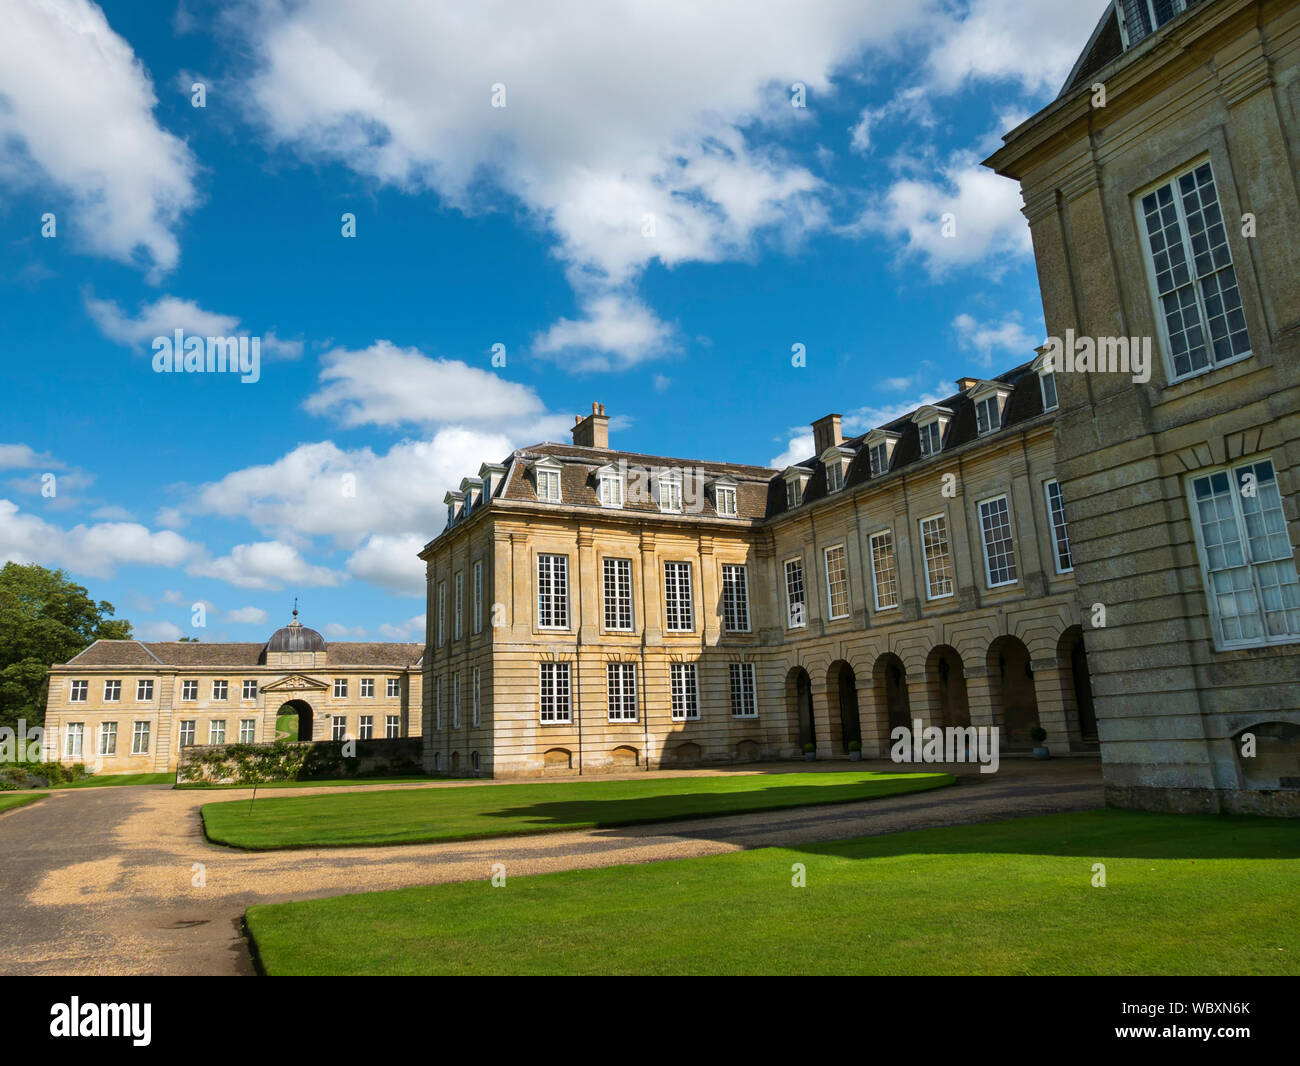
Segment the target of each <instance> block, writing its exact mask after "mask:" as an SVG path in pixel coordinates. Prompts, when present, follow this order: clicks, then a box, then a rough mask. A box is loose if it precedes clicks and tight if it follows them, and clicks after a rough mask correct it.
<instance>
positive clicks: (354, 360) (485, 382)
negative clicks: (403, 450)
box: [303, 340, 546, 470]
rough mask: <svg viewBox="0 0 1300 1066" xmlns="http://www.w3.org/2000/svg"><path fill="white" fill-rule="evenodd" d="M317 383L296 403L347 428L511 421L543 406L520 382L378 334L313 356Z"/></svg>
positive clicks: (535, 415) (538, 414) (533, 415)
mask: <svg viewBox="0 0 1300 1066" xmlns="http://www.w3.org/2000/svg"><path fill="white" fill-rule="evenodd" d="M320 385H321V387H320V388H319V389H318V390H317V391H316V392H314V393H312V395H310V396H308V397H307V399H306V401H305V402H304V404H303V406H304V407H305V408H306V409H307V410H308V411H310V412H311V413H312V414H317V415H328V416H330V417H332V418H333V419H335V420H336V421H337V422H339V423H340V424H341V425H344V426H348V427H352V426H363V425H373V426H385V427H389V428H392V427H398V426H404V425H414V426H431V425H436V424H438V423H445V422H460V423H464V422H471V423H472V422H490V423H496V424H500V423H502V422H506V423H514V424H518V423H519V422H521V421H536V420H538V419H541V418H543V417H544V416H545V413H546V412H545V407H544V406H543V404H542V401H541V400H540V399H539V398H538V397H537V394H536V393H535V392H533V390H532V389H530V388H528V387H527V386H524V385H520V384H517V383H516V382H512V381H507V380H505V379H504V378H502V377H499V376H498V375H497V374H494V373H492V372H491V371H489V370H483V369H480V368H478V367H472V366H469V365H468V364H466V363H462V362H458V361H456V360H452V359H430V358H429V357H428V356H426V355H424V354H422V353H421V352H419V351H417V350H416V349H414V348H398V347H397V346H396V345H394V344H393V343H391V342H390V341H385V340H380V341H375V343H374V344H372V345H371V346H370V347H369V348H364V349H362V350H360V351H349V350H347V349H344V348H336V349H334V350H333V351H330V352H326V353H325V354H324V355H323V356H321V372H320ZM480 461H481V460H480ZM474 468H475V470H477V469H478V464H477V463H476V464H475V467H474Z"/></svg>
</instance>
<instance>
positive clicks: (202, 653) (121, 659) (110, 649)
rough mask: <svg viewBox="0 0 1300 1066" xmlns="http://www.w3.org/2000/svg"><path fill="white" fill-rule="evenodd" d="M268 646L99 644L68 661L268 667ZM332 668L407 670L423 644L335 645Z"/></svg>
mask: <svg viewBox="0 0 1300 1066" xmlns="http://www.w3.org/2000/svg"><path fill="white" fill-rule="evenodd" d="M265 653H266V645H265V644H204V643H203V642H201V641H200V642H191V641H143V640H97V641H95V643H94V644H92V645H91V646H90V647H89V648H87V649H86V650H85V651H83V652H81V653H79V654H78V655H74V656H73V657H72V658H71V659H69V660H68V663H67V665H68V666H115V667H128V666H138V667H141V668H145V669H148V668H158V667H172V666H174V667H186V666H193V667H212V666H229V667H241V666H265V665H266V654H265ZM328 654H329V666H384V667H390V668H394V669H405V668H406V667H409V666H414V665H416V664H417V663H418V661H419V659H420V657H421V656H422V655H423V654H424V645H423V644H410V643H378V642H366V641H335V642H334V643H331V644H330V645H329V647H328Z"/></svg>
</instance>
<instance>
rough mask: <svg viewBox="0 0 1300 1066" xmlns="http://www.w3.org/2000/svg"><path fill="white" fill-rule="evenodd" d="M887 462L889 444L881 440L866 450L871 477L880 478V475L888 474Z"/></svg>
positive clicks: (888, 458)
mask: <svg viewBox="0 0 1300 1066" xmlns="http://www.w3.org/2000/svg"><path fill="white" fill-rule="evenodd" d="M889 460H890V454H889V444H888V442H887V441H883V440H882V441H881V442H880V443H879V444H873V445H871V446H870V447H869V448H868V449H867V463H868V465H869V467H870V470H871V476H872V477H880V476H881V475H882V474H887V473H889Z"/></svg>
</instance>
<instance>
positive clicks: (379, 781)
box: [176, 774, 441, 792]
mask: <svg viewBox="0 0 1300 1066" xmlns="http://www.w3.org/2000/svg"><path fill="white" fill-rule="evenodd" d="M430 780H432V779H431V778H430V777H429V775H428V774H421V775H419V776H418V777H326V778H321V779H320V780H319V781H312V780H305V781H270V782H267V783H266V784H264V785H258V786H257V791H258V792H261V791H262V789H264V788H346V787H347V786H349V785H410V784H426V785H427V784H428V783H429V781H430ZM440 780H441V779H440ZM176 787H177V788H209V789H218V788H249V787H251V786H249V785H241V784H239V783H237V782H236V783H234V784H222V785H208V784H203V783H201V782H184V781H182V782H181V783H180V784H179V785H177V786H176Z"/></svg>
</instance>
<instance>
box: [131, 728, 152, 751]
mask: <svg viewBox="0 0 1300 1066" xmlns="http://www.w3.org/2000/svg"><path fill="white" fill-rule="evenodd" d="M149 729H150V724H149V723H148V722H136V723H135V724H134V727H133V728H132V730H131V754H132V755H148V754H149Z"/></svg>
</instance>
